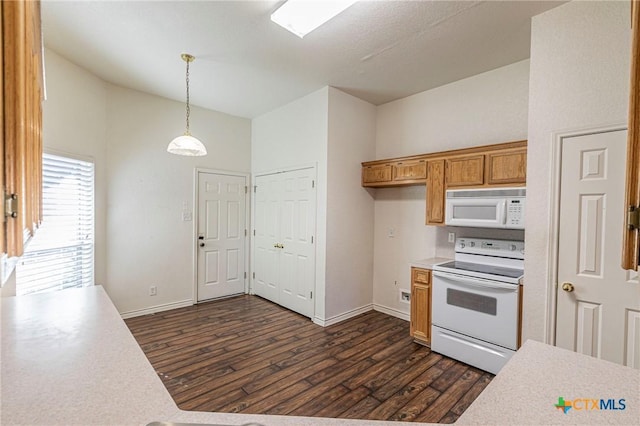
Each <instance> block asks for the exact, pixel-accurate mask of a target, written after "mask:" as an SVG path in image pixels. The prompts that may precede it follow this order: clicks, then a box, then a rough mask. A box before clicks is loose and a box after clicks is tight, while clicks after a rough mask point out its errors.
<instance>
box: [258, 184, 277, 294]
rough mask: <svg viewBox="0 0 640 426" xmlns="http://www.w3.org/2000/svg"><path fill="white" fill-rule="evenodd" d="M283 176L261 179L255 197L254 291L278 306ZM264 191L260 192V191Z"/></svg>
mask: <svg viewBox="0 0 640 426" xmlns="http://www.w3.org/2000/svg"><path fill="white" fill-rule="evenodd" d="M281 184H282V182H281V179H280V175H277V174H273V175H265V176H258V177H256V179H255V197H254V209H255V212H254V230H255V231H254V232H255V234H254V274H255V279H254V280H253V283H254V285H253V287H254V288H253V291H254V293H255V294H257V295H258V296H261V297H264V298H265V299H268V300H271V301H274V302H276V303H278V292H279V287H278V283H279V280H280V278H279V271H280V265H279V260H280V257H279V255H280V250H279V248H278V240H279V239H280V197H281V186H282V185H281ZM258 188H260V191H258Z"/></svg>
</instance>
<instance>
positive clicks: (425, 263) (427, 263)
mask: <svg viewBox="0 0 640 426" xmlns="http://www.w3.org/2000/svg"><path fill="white" fill-rule="evenodd" d="M452 260H453V259H449V258H447V257H430V258H428V259H418V260H412V261H411V262H410V263H409V265H410V266H412V267H414V268H423V269H433V265H436V264H438V263H443V262H449V261H452Z"/></svg>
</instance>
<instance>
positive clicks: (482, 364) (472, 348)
mask: <svg viewBox="0 0 640 426" xmlns="http://www.w3.org/2000/svg"><path fill="white" fill-rule="evenodd" d="M431 350H432V351H434V352H437V353H439V354H442V355H446V356H448V357H450V358H453V359H457V360H458V361H462V362H464V363H465V364H469V365H473V366H474V367H478V368H480V369H482V370H485V371H488V372H489V373H493V374H497V373H498V371H500V369H501V368H502V367H504V365H505V364H506V363H507V361H509V359H511V357H512V356H513V354H514V353H515V351H513V350H510V349H505V348H503V347H501V346H497V345H493V344H491V343H487V342H483V341H482V340H478V339H474V338H472V337H469V336H465V335H463V334H460V333H456V332H453V331H450V330H446V329H444V328H440V327H437V326H433V327H432V328H431Z"/></svg>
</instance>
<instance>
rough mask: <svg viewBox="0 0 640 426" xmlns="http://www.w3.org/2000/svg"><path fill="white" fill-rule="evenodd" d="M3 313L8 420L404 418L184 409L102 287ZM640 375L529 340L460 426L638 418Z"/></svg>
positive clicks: (0, 419) (23, 300) (11, 302)
mask: <svg viewBox="0 0 640 426" xmlns="http://www.w3.org/2000/svg"><path fill="white" fill-rule="evenodd" d="M436 263H437V262H436ZM423 267H424V266H423ZM0 311H1V318H2V323H1V326H2V327H1V328H2V340H1V343H2V351H1V352H0V353H1V357H0V364H1V368H0V387H1V389H0V398H1V400H0V423H1V424H3V425H13V424H30V425H38V424H42V425H55V424H58V425H63V424H64V425H80V424H81V425H90V424H110V425H121V424H125V425H136V424H142V425H146V424H148V423H151V422H180V423H207V424H224V425H241V424H248V423H253V424H262V425H338V424H339V425H351V424H352V425H366V424H369V425H370V424H380V425H392V424H394V425H397V424H398V423H392V422H372V421H358V420H345V419H325V418H315V417H314V418H309V417H294V416H266V415H248V414H224V413H203V412H188V411H182V410H180V409H178V408H177V406H176V405H175V403H174V402H173V400H172V399H171V397H170V396H169V393H168V392H167V390H166V389H165V387H164V385H163V384H162V382H161V381H160V379H159V377H158V376H157V374H156V372H155V371H154V369H153V367H152V366H151V364H150V363H149V361H148V360H147V358H146V357H145V355H144V353H143V352H142V350H141V349H140V347H139V346H138V344H137V342H136V341H135V339H134V338H133V336H132V335H131V333H130V332H129V329H128V328H127V326H126V325H125V323H124V321H122V319H121V318H120V315H119V314H118V312H117V311H116V309H115V307H114V306H113V304H112V303H111V300H110V299H109V297H108V296H107V295H106V293H105V292H104V290H103V289H102V287H99V286H97V287H89V288H84V289H69V290H65V291H62V292H54V293H48V294H41V295H33V296H23V297H9V298H4V299H2V304H1V308H0ZM639 378H640V372H638V370H632V369H630V368H626V367H621V366H619V365H616V364H611V363H608V362H605V361H600V360H596V359H594V358H590V357H586V356H583V355H579V354H575V353H573V352H568V351H564V350H562V349H557V348H554V347H551V346H547V345H544V344H541V343H537V342H532V341H529V342H527V343H526V344H525V345H524V346H523V348H521V350H520V351H518V353H516V355H514V356H513V358H512V359H511V361H509V363H508V364H507V365H506V366H505V367H504V369H503V370H502V371H501V372H500V374H498V376H497V377H496V378H495V379H494V380H493V381H492V382H491V383H490V384H489V386H488V387H487V388H486V389H485V391H484V392H483V393H482V394H481V395H480V397H479V398H478V399H477V400H476V402H474V403H473V404H472V405H471V407H469V409H468V410H467V411H466V412H465V413H464V414H463V416H462V417H461V418H460V420H459V423H461V424H463V423H464V424H515V423H518V424H522V423H527V422H530V423H547V424H552V423H619V424H631V423H634V422H635V421H636V420H637V419H638V418H640V412H639V411H638V410H639V406H640V379H639ZM559 396H563V397H564V398H565V400H570V399H573V398H605V399H609V398H615V399H616V400H618V399H620V398H624V399H625V400H626V409H625V410H621V411H600V412H587V411H583V412H580V411H578V410H569V412H568V413H567V414H563V413H562V412H560V411H559V410H557V409H556V408H555V407H554V404H556V403H557V400H558V397H559ZM576 408H577V407H576ZM415 424H416V425H418V423H415Z"/></svg>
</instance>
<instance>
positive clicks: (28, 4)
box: [0, 0, 44, 257]
mask: <svg viewBox="0 0 640 426" xmlns="http://www.w3.org/2000/svg"><path fill="white" fill-rule="evenodd" d="M0 13H1V15H2V16H1V18H2V19H0V40H1V41H2V43H0V45H2V54H1V55H0V56H2V61H1V62H2V90H0V95H2V97H1V102H0V104H1V107H0V112H1V113H2V114H1V117H2V120H1V121H2V126H1V128H2V129H1V130H2V132H0V137H1V139H0V154H1V155H0V166H1V167H0V168H1V169H2V178H1V179H0V183H2V184H3V186H4V189H5V193H4V194H3V196H2V198H3V200H2V203H1V205H2V207H3V218H4V219H5V220H4V221H3V224H2V225H1V226H0V249H1V251H2V253H6V254H7V255H8V256H9V257H14V256H21V255H22V254H23V251H24V244H25V241H26V240H27V239H28V238H30V237H31V236H32V235H33V233H34V232H35V230H36V228H37V227H38V225H39V224H40V222H41V220H42V99H43V93H44V90H43V87H44V83H43V72H42V39H41V30H40V27H41V25H40V2H38V1H27V0H19V1H3V2H1V3H0Z"/></svg>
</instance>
